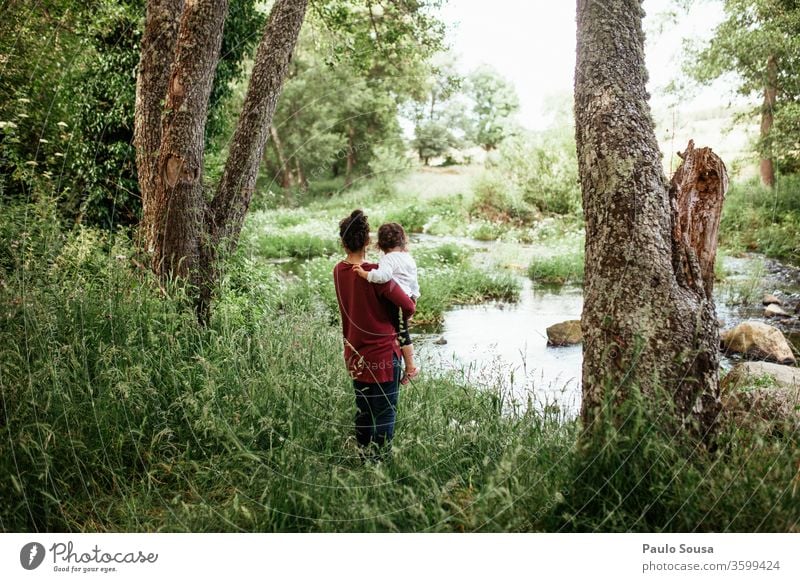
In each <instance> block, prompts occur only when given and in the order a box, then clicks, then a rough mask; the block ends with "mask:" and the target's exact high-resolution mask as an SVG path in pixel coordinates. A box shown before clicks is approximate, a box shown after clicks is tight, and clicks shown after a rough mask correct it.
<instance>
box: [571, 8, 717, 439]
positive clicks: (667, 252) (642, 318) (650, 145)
mask: <svg viewBox="0 0 800 582" xmlns="http://www.w3.org/2000/svg"><path fill="white" fill-rule="evenodd" d="M642 17H643V11H642V8H641V0H607V1H605V2H602V3H600V2H596V1H594V0H578V3H577V21H578V34H577V65H576V71H575V119H576V124H575V125H576V142H577V154H578V164H579V173H580V180H581V189H582V196H583V208H584V215H585V220H586V258H585V261H586V276H585V289H584V309H583V317H582V330H583V336H584V343H583V358H584V359H583V401H582V407H581V417H582V420H583V424H584V430H585V431H587V432H591V431H592V429H593V428H594V427H595V426H596V424H595V423H596V422H599V421H602V419H604V418H610V419H612V420H613V421H614V422H616V423H619V422H621V419H620V418H619V417H618V416H616V414H615V413H616V410H617V405H618V404H620V403H621V402H622V401H624V400H626V399H628V398H629V397H630V396H631V395H632V394H633V393H634V392H635V391H638V392H640V393H641V394H643V395H644V396H645V397H649V398H650V399H655V398H658V397H660V396H659V395H662V396H661V397H663V394H667V395H668V396H667V398H671V400H672V404H673V405H674V407H670V408H673V409H674V410H675V412H676V413H677V415H678V417H679V419H680V420H681V421H682V424H683V425H684V426H686V425H688V426H690V427H691V428H692V429H693V430H694V431H695V433H696V434H697V435H698V436H700V437H702V438H704V439H707V440H709V441H712V440H713V435H714V432H715V427H716V418H717V415H718V413H719V409H720V404H719V382H718V371H717V367H718V360H719V338H718V329H717V325H718V324H717V319H716V316H715V309H714V302H713V299H712V297H711V285H712V281H711V279H710V275H709V273H712V272H713V256H714V254H715V252H716V232H717V228H718V223H719V212H718V211H719V209H720V208H721V204H722V196H723V195H724V189H725V187H726V185H727V178H726V176H725V172H724V165H723V164H722V163H721V161H719V162H718V163H717V160H718V158H716V156H713V155H712V154H711V153H710V152H708V154H707V155H706V154H704V155H706V158H704V159H707V161H709V163H711V164H712V167H713V169H714V171H716V172H717V176H716V177H715V178H714V179H713V180H712V178H711V177H708V183H707V184H706V183H703V184H700V183H699V182H698V184H697V186H696V187H692V185H691V184H692V178H691V177H695V176H697V175H698V174H697V172H698V171H700V172H703V171H705V170H703V168H704V167H705V166H704V165H703V163H701V161H700V160H699V159H697V158H696V156H698V155H699V153H698V151H695V150H694V149H693V146H692V145H691V144H690V147H689V148H688V149H687V153H686V154H684V155H685V156H686V159H685V161H684V164H683V166H682V169H680V168H679V170H678V173H677V174H676V180H675V181H674V182H673V187H672V188H669V187H668V185H667V182H666V179H665V177H664V174H663V170H662V166H661V153H660V152H659V149H658V144H657V142H656V137H655V131H654V126H653V121H652V118H651V115H650V108H649V105H648V99H649V95H648V94H647V91H646V88H645V86H646V82H647V71H646V68H645V61H644V34H643V32H642ZM700 151H703V150H700ZM709 171H710V170H709ZM678 174H680V175H678ZM699 179H700V180H701V181H702V180H704V179H705V178H703V177H702V176H701V178H699ZM712 182H713V183H712ZM679 207H680V208H679ZM693 245H694V246H693ZM655 404H656V407H657V409H659V410H665V409H666V407H665V404H666V403H664V402H656V403H655ZM664 420H665V424H666V423H668V422H669V421H668V419H667V418H666V417H665V419H664Z"/></svg>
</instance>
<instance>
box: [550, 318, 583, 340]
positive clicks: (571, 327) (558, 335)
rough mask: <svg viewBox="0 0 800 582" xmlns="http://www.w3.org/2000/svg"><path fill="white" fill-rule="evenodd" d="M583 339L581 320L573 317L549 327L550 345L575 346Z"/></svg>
mask: <svg viewBox="0 0 800 582" xmlns="http://www.w3.org/2000/svg"><path fill="white" fill-rule="evenodd" d="M582 341H583V333H582V332H581V320H580V319H571V320H569V321H564V322H561V323H556V324H555V325H551V326H550V327H548V328H547V345H548V346H573V345H575V344H579V343H581V342H582Z"/></svg>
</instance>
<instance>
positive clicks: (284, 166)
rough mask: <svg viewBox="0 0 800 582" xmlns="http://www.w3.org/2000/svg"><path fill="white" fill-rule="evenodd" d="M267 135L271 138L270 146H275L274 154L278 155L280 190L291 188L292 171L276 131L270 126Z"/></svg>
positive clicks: (292, 181)
mask: <svg viewBox="0 0 800 582" xmlns="http://www.w3.org/2000/svg"><path fill="white" fill-rule="evenodd" d="M269 135H270V137H271V138H272V144H273V145H274V146H275V153H276V154H277V155H278V163H279V164H280V165H281V168H280V174H281V188H291V187H292V184H293V183H294V180H292V169H291V168H290V167H289V163H288V162H287V161H286V156H285V155H284V153H283V145H282V144H281V140H280V139H279V138H278V130H276V129H275V127H274V126H270V128H269Z"/></svg>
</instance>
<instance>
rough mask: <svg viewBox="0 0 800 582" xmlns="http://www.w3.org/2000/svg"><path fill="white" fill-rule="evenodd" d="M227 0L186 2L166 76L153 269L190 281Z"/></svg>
mask: <svg viewBox="0 0 800 582" xmlns="http://www.w3.org/2000/svg"><path fill="white" fill-rule="evenodd" d="M227 10H228V3H227V0H194V1H191V2H187V3H186V5H185V6H184V9H183V15H182V17H181V24H180V30H179V32H178V40H177V44H176V48H175V60H174V62H173V65H172V71H171V73H170V76H169V81H168V89H167V100H166V107H165V109H166V113H165V115H164V123H163V126H162V132H161V146H160V149H159V154H158V162H157V166H156V176H155V190H154V192H153V200H152V213H153V216H154V217H155V218H154V237H153V241H152V242H153V256H152V260H153V269H154V271H155V272H156V273H158V274H159V275H161V276H162V277H170V276H176V275H177V276H180V277H190V280H192V282H193V283H197V282H199V281H198V279H197V277H196V268H197V265H198V260H199V257H200V241H201V236H202V234H203V214H204V207H205V201H204V198H203V152H204V145H205V144H204V142H205V125H206V117H207V113H208V98H209V96H210V95H211V87H212V84H213V81H214V71H215V69H216V66H217V62H218V61H219V51H220V46H221V44H222V28H223V24H224V22H225V14H226V12H227Z"/></svg>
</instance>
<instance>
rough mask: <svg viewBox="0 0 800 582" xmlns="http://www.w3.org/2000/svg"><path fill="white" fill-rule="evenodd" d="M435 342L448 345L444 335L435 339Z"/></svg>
mask: <svg viewBox="0 0 800 582" xmlns="http://www.w3.org/2000/svg"><path fill="white" fill-rule="evenodd" d="M433 343H434V344H436V345H437V346H444V345H447V340H446V339H444V336H440V337H439V338H438V339H435V340H434V341H433Z"/></svg>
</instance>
